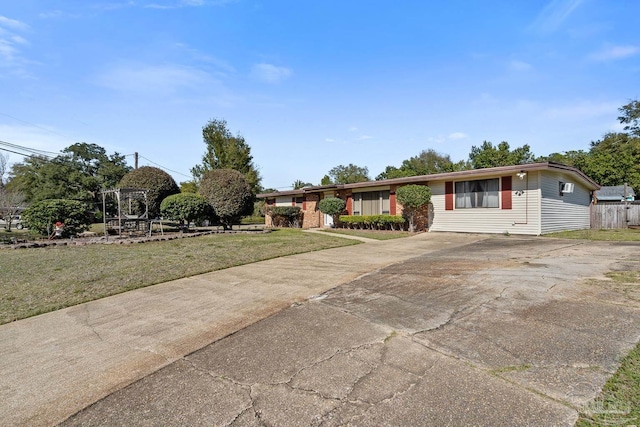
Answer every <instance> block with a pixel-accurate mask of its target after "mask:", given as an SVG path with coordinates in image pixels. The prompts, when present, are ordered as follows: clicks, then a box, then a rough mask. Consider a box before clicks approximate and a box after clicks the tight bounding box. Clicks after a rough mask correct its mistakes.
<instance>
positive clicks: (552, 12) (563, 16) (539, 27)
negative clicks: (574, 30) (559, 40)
mask: <svg viewBox="0 0 640 427" xmlns="http://www.w3.org/2000/svg"><path fill="white" fill-rule="evenodd" d="M583 1H584V0H551V1H549V3H547V5H546V6H545V7H544V8H543V9H542V10H541V11H540V13H539V14H538V16H537V17H536V19H535V20H534V21H533V23H532V24H531V25H530V27H529V28H530V29H532V30H534V31H539V32H542V33H550V32H553V31H555V30H557V29H558V28H560V26H561V25H562V24H563V23H564V21H566V20H567V18H569V16H570V15H571V13H573V11H574V10H576V9H577V8H578V6H580V5H581V4H582V2H583Z"/></svg>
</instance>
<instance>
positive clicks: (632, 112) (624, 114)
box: [618, 99, 640, 137]
mask: <svg viewBox="0 0 640 427" xmlns="http://www.w3.org/2000/svg"><path fill="white" fill-rule="evenodd" d="M618 111H619V112H620V114H621V115H620V116H619V117H618V120H619V121H620V123H622V124H624V125H626V126H625V127H624V130H626V131H629V133H630V134H631V135H633V136H637V137H640V101H638V100H637V99H635V100H632V101H630V102H629V103H628V104H627V105H623V106H622V107H620V108H618Z"/></svg>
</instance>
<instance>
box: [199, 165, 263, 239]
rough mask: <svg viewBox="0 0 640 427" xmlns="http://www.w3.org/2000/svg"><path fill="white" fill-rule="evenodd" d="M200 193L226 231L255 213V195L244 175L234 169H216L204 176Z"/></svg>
mask: <svg viewBox="0 0 640 427" xmlns="http://www.w3.org/2000/svg"><path fill="white" fill-rule="evenodd" d="M199 193H200V194H201V195H202V196H204V197H205V198H206V199H207V201H208V202H209V204H210V205H211V207H213V210H214V212H215V214H216V215H217V216H218V217H219V218H220V222H221V223H222V225H223V226H224V227H225V229H230V228H231V227H232V226H233V224H234V223H237V222H239V221H240V217H242V216H243V215H250V214H251V213H252V212H253V201H254V194H253V192H252V191H251V186H250V185H249V183H248V182H247V180H246V179H245V177H244V175H242V174H241V173H240V172H238V171H236V170H234V169H214V170H210V171H208V172H206V173H205V174H204V175H203V176H202V182H201V183H200V189H199Z"/></svg>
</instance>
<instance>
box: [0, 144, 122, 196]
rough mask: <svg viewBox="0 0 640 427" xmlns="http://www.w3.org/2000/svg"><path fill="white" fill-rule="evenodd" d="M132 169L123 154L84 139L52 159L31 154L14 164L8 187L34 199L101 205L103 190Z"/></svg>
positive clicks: (113, 184)
mask: <svg viewBox="0 0 640 427" xmlns="http://www.w3.org/2000/svg"><path fill="white" fill-rule="evenodd" d="M130 170H131V168H130V167H129V166H127V164H126V162H125V159H124V156H122V155H120V154H118V153H114V154H112V155H107V153H106V151H105V149H104V148H102V147H100V146H98V145H96V144H87V143H85V142H81V143H76V144H73V145H71V146H69V147H67V148H65V149H64V150H63V151H62V154H61V155H59V156H56V157H55V158H53V159H48V158H46V157H42V156H32V157H28V158H26V159H25V160H24V161H23V162H21V163H16V164H14V165H13V167H12V168H11V180H10V182H9V183H8V184H7V187H9V188H10V189H11V190H14V191H19V192H22V193H23V194H24V196H25V198H26V200H27V201H28V202H31V203H33V202H37V201H40V200H47V199H69V200H78V201H82V202H85V203H88V204H90V205H91V206H92V207H97V208H99V207H101V206H102V202H101V195H100V190H102V189H105V188H112V187H115V186H116V185H117V183H118V181H120V179H121V178H122V177H123V176H124V175H125V174H126V173H127V172H129V171H130Z"/></svg>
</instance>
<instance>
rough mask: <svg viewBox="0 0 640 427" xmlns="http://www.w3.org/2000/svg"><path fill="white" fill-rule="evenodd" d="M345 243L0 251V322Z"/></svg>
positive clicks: (255, 241) (276, 236)
mask: <svg viewBox="0 0 640 427" xmlns="http://www.w3.org/2000/svg"><path fill="white" fill-rule="evenodd" d="M352 244H358V242H356V241H352V240H347V239H341V238H339V237H334V236H330V235H327V236H324V235H319V234H313V233H303V232H302V231H300V230H292V229H286V230H276V231H273V232H271V233H268V234H262V233H261V234H213V235H208V236H201V237H194V238H190V239H177V240H171V241H163V242H149V243H145V244H131V245H101V244H98V245H87V246H54V247H49V248H38V249H15V250H14V249H3V250H2V252H1V256H0V271H2V281H1V282H0V324H2V323H7V322H11V321H14V320H18V319H23V318H26V317H30V316H34V315H36V314H41V313H46V312H49V311H53V310H57V309H60V308H63V307H69V306H72V305H75V304H80V303H83V302H87V301H92V300H95V299H98V298H102V297H106V296H109V295H114V294H117V293H120V292H125V291H128V290H132V289H136V288H141V287H144V286H149V285H153V284H157V283H162V282H166V281H169V280H174V279H179V278H182V277H188V276H193V275H196V274H201V273H207V272H210V271H214V270H220V269H223V268H228V267H233V266H237V265H243V264H249V263H253V262H256V261H262V260H265V259H270V258H277V257H281V256H285V255H292V254H297V253H303V252H310V251H316V250H321V249H328V248H335V247H339V246H347V245H352Z"/></svg>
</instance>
